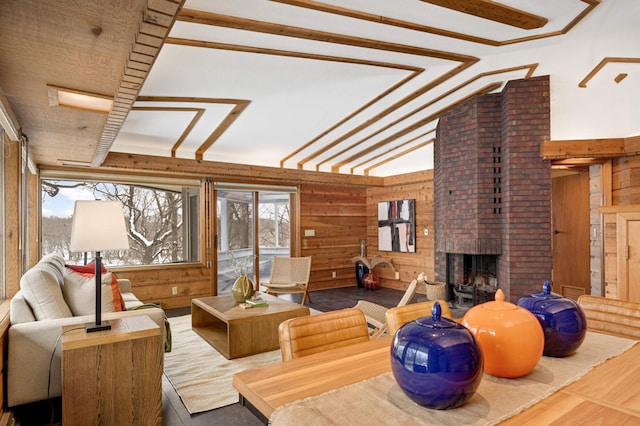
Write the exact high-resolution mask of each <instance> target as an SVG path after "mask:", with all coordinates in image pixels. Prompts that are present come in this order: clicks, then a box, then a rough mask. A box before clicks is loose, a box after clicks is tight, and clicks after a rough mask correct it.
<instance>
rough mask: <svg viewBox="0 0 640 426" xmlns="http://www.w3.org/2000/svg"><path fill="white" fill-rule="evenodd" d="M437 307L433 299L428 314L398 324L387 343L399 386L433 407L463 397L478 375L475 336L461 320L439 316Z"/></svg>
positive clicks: (479, 366) (451, 404)
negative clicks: (389, 344) (460, 322)
mask: <svg viewBox="0 0 640 426" xmlns="http://www.w3.org/2000/svg"><path fill="white" fill-rule="evenodd" d="M441 311H442V308H441V307H440V303H439V302H435V303H434V304H433V308H432V311H431V316H425V317H421V318H418V319H417V320H415V321H411V322H408V323H406V324H404V325H403V326H402V327H400V328H399V329H398V331H397V332H396V334H395V335H394V338H393V342H392V344H391V371H392V372H393V376H394V377H395V379H396V382H397V383H398V385H399V386H400V388H401V389H402V391H403V392H404V393H405V394H406V395H407V396H408V397H409V398H411V399H412V400H413V401H414V402H416V403H417V404H419V405H421V406H423V407H427V408H432V409H438V410H444V409H450V408H456V407H459V406H461V405H462V404H464V403H465V402H467V401H468V400H469V398H471V397H472V396H473V394H474V393H475V391H476V390H477V389H478V386H480V381H481V380H482V353H481V352H480V348H479V347H478V344H477V343H476V340H475V339H474V337H473V335H472V334H471V332H469V330H467V329H466V328H465V327H464V326H462V325H461V324H458V323H456V322H455V321H452V320H450V319H448V318H442V317H441Z"/></svg>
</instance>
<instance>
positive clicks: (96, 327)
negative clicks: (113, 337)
mask: <svg viewBox="0 0 640 426" xmlns="http://www.w3.org/2000/svg"><path fill="white" fill-rule="evenodd" d="M84 329H85V331H86V332H87V333H93V332H94V331H104V330H111V324H109V321H101V322H100V324H96V323H95V322H88V323H86V324H85V325H84Z"/></svg>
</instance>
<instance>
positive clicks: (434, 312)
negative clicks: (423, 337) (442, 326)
mask: <svg viewBox="0 0 640 426" xmlns="http://www.w3.org/2000/svg"><path fill="white" fill-rule="evenodd" d="M441 316H442V307H441V306H440V302H437V301H436V302H434V303H433V306H432V307H431V317H432V318H433V320H434V321H440V317H441Z"/></svg>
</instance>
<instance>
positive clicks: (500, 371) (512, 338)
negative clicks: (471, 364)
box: [463, 290, 544, 379]
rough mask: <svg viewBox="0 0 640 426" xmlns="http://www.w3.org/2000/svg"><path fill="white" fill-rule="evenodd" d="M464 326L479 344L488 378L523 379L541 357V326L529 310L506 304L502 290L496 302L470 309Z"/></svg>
mask: <svg viewBox="0 0 640 426" xmlns="http://www.w3.org/2000/svg"><path fill="white" fill-rule="evenodd" d="M463 324H464V326H465V327H467V328H468V329H469V330H471V333H473V335H474V337H475V338H476V340H477V341H478V345H479V346H480V350H481V351H482V356H483V358H484V372H485V373H487V374H491V375H492V376H496V377H504V378H508V379H513V378H516V377H521V376H524V375H525V374H528V373H529V372H530V371H531V370H533V369H534V368H535V366H536V364H538V361H540V358H541V357H542V351H543V350H544V333H543V332H542V327H540V323H539V322H538V320H537V319H536V317H535V316H534V315H533V314H532V313H531V312H529V311H528V310H526V309H524V308H521V307H519V306H517V305H515V304H513V303H509V302H505V300H504V293H503V292H502V290H498V291H497V292H496V295H495V301H493V302H486V303H483V304H481V305H476V306H474V307H473V308H471V309H469V311H468V312H467V313H466V314H465V316H464V318H463Z"/></svg>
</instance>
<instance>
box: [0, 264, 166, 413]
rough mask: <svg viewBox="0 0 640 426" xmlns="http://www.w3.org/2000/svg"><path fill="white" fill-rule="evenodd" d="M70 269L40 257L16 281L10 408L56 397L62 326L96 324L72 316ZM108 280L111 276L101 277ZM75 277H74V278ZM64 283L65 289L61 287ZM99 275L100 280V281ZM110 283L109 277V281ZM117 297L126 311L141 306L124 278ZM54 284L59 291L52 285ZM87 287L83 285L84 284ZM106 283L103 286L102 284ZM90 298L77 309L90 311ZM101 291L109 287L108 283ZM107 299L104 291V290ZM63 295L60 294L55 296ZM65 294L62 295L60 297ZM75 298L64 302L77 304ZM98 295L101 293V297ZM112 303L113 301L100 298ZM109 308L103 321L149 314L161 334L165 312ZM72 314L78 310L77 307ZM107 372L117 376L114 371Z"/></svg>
mask: <svg viewBox="0 0 640 426" xmlns="http://www.w3.org/2000/svg"><path fill="white" fill-rule="evenodd" d="M68 274H69V270H68V268H66V267H65V261H64V258H62V256H60V255H58V254H52V255H47V256H45V257H43V258H42V259H41V260H40V262H38V264H37V265H35V266H34V267H33V268H31V269H30V270H29V271H27V272H26V273H25V274H24V275H23V277H22V278H21V280H20V291H18V293H17V294H16V295H15V296H14V297H13V299H12V300H11V307H10V308H11V311H10V320H11V326H10V327H9V338H8V359H7V374H6V375H7V405H8V406H9V407H13V406H16V405H21V404H26V403H29V402H34V401H40V400H44V399H49V398H53V397H56V396H60V395H61V394H62V392H61V382H62V381H61V349H60V337H61V331H62V327H63V326H67V325H81V324H85V323H91V322H95V314H86V315H74V314H73V312H72V311H71V309H70V307H69V305H68V304H67V303H66V302H67V300H68V299H70V298H71V297H72V296H70V295H69V293H68V291H69V289H70V288H71V286H70V285H69V278H68V276H69V275H68ZM106 278H107V279H110V278H111V277H110V275H108V276H107V277H106ZM74 279H75V278H74ZM65 280H66V281H67V285H68V286H67V289H66V290H67V291H63V290H65V289H64V286H65ZM105 282H106V281H105V277H104V276H103V283H105ZM109 282H110V281H109ZM118 286H119V289H120V293H121V295H122V299H123V301H124V304H125V305H126V308H127V309H130V308H133V307H136V306H140V305H143V303H142V302H141V301H140V300H138V299H137V298H136V297H135V295H134V294H133V293H132V292H131V283H130V282H129V280H120V279H119V280H118ZM56 287H58V288H59V289H60V292H58V290H57V289H56ZM87 287H88V286H87ZM105 287H107V286H106V285H105V286H103V288H105ZM92 288H93V292H94V296H93V298H92V300H91V302H90V303H85V304H84V305H85V306H84V307H83V308H82V309H89V310H90V311H95V284H94V285H93V286H92ZM105 291H111V288H110V286H109V288H108V289H106V288H105ZM102 294H103V295H106V296H107V297H106V299H109V294H108V293H105V292H104V291H103V293H102ZM60 295H62V297H60ZM65 296H67V299H65ZM73 297H74V298H75V299H76V300H75V301H71V300H69V301H70V302H72V303H70V304H71V305H72V306H73V305H74V303H75V305H76V306H78V305H79V303H78V300H77V298H78V296H77V295H76V296H73ZM103 299H105V297H104V296H103ZM103 302H104V303H103V306H105V304H106V303H112V305H113V301H112V300H111V301H109V300H107V301H104V300H103ZM108 310H112V311H113V310H114V309H105V308H104V307H103V313H102V319H103V320H111V319H115V318H122V317H125V316H136V315H148V316H149V317H150V318H151V319H152V320H153V321H154V322H156V324H158V326H159V327H160V329H161V330H162V332H163V337H165V338H166V333H165V315H164V311H163V310H162V309H160V308H154V307H150V308H149V309H138V310H126V311H120V312H105V311H108ZM76 312H77V309H76ZM109 374H113V375H114V376H117V374H118V372H117V371H113V372H110V373H109Z"/></svg>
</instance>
